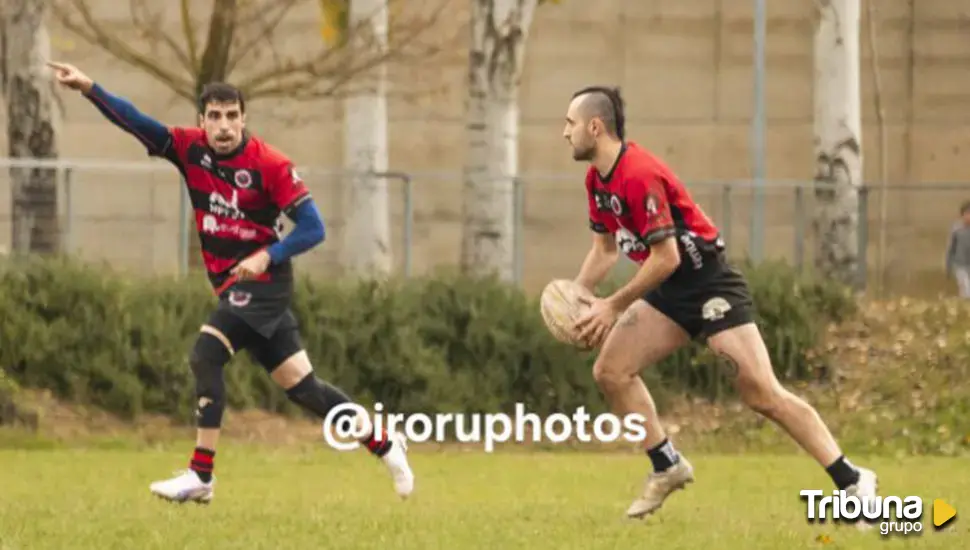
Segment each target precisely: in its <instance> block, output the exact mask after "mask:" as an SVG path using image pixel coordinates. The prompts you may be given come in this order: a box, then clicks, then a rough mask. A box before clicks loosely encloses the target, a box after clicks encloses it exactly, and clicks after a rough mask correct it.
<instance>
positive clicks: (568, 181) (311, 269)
mask: <svg viewBox="0 0 970 550" xmlns="http://www.w3.org/2000/svg"><path fill="white" fill-rule="evenodd" d="M300 174H301V176H302V177H303V179H304V181H305V182H306V184H307V186H308V187H309V188H310V190H311V192H312V193H313V196H314V198H315V200H316V202H317V204H318V207H319V208H320V211H321V213H322V215H323V217H324V220H325V224H326V227H327V241H326V242H325V243H324V244H323V245H322V246H320V247H318V248H316V249H314V250H312V251H310V252H308V253H307V254H305V255H304V256H301V257H300V258H298V259H297V262H298V264H299V266H300V269H301V271H303V272H305V273H312V274H321V275H329V276H339V275H341V274H343V272H344V271H343V268H342V266H343V265H345V256H344V254H345V253H346V252H348V247H349V246H353V244H352V243H348V242H346V239H345V238H344V237H345V235H346V233H345V229H346V226H347V221H348V219H349V216H350V215H351V214H352V212H351V207H350V206H348V204H349V203H348V200H349V190H350V188H351V186H352V185H365V184H367V183H366V182H367V181H371V182H374V181H379V182H382V183H384V184H386V186H387V192H388V212H389V221H390V243H389V249H390V250H389V253H390V255H391V257H392V258H393V271H394V273H395V274H399V275H404V276H413V275H419V276H420V275H427V274H431V273H433V272H435V271H437V270H440V269H455V268H457V266H458V265H459V263H460V258H461V235H462V219H463V216H464V212H465V210H464V206H463V202H462V190H463V182H464V178H463V176H462V174H461V173H458V172H437V173H429V172H425V173H404V172H401V173H397V172H395V173H387V174H380V175H377V176H372V178H371V179H370V180H368V179H367V178H361V177H360V176H361V175H360V174H350V173H346V172H340V171H333V170H325V169H315V168H303V169H301V171H300ZM583 185H584V184H583V174H582V173H577V174H569V175H565V174H528V173H527V174H522V175H520V177H518V178H517V179H516V180H515V181H514V182H510V184H509V185H508V187H507V189H506V190H505V192H506V193H507V194H508V197H507V200H508V204H510V205H512V210H513V214H512V216H511V218H512V219H511V227H512V235H513V250H514V268H513V270H512V271H513V274H514V278H515V280H516V281H517V282H519V283H520V284H521V285H522V286H523V287H524V288H526V289H529V290H536V289H539V288H541V287H542V285H544V284H545V283H546V282H547V281H548V280H549V279H551V278H554V277H572V276H573V275H574V274H575V273H576V270H577V269H578V268H579V265H580V263H581V262H582V260H583V257H584V256H585V254H586V252H587V250H588V248H589V244H590V239H591V236H590V233H589V230H588V226H587V205H586V197H585V190H584V187H583ZM687 186H688V188H689V189H690V191H691V193H692V195H693V196H694V198H695V200H696V201H697V202H698V203H699V204H700V205H701V207H702V208H703V209H704V210H705V211H706V212H707V213H708V214H709V215H710V216H711V217H712V218H713V219H714V221H715V223H717V224H718V226H719V227H720V228H721V230H722V232H723V236H724V239H725V241H726V242H727V245H728V250H729V254H730V255H731V257H733V258H736V259H741V258H744V257H746V256H747V255H748V252H749V250H751V245H752V243H757V242H758V241H759V240H760V248H761V249H762V250H763V257H764V258H765V259H769V260H783V261H786V262H788V263H790V264H793V265H795V266H799V267H801V268H803V269H811V266H812V264H813V261H814V254H813V252H814V250H815V249H816V240H815V235H814V231H813V228H812V215H811V214H812V212H813V209H814V208H815V195H814V192H813V187H814V186H813V183H812V182H766V184H765V186H764V188H763V192H762V196H763V197H764V201H763V203H764V205H765V210H764V232H763V234H753V233H752V232H751V227H752V224H751V219H752V214H753V211H752V209H753V208H754V205H755V202H754V201H755V194H754V191H755V188H754V184H753V183H752V182H750V181H743V180H741V181H688V182H687ZM968 199H970V182H968V183H933V184H929V183H919V184H913V185H893V186H882V185H870V186H866V187H865V188H863V189H862V190H861V192H860V196H859V216H860V219H866V220H868V223H867V224H863V225H862V226H861V227H860V232H859V243H860V246H861V247H862V249H864V250H866V253H867V261H866V262H864V263H863V264H862V269H861V271H860V273H859V277H860V279H861V280H863V281H865V282H866V283H867V285H868V287H869V288H870V289H878V290H880V291H890V292H907V293H910V294H932V295H935V294H937V293H939V292H941V291H943V292H952V288H951V287H952V284H951V283H950V281H948V279H947V275H946V273H945V272H944V269H943V266H944V254H945V251H946V246H947V240H948V238H949V234H950V231H951V229H952V227H953V224H954V223H955V222H956V220H957V218H958V215H959V213H958V210H959V206H960V204H962V203H963V202H964V201H966V200H968ZM470 207H471V208H474V205H470ZM191 222H192V217H191V213H190V209H189V203H188V197H187V194H186V192H185V190H184V188H183V185H182V182H181V179H180V175H179V173H178V171H177V170H175V169H174V168H172V167H171V166H170V165H169V164H168V163H165V162H161V161H149V162H140V163H121V162H94V161H79V160H78V161H41V160H13V159H0V251H4V250H13V249H16V248H18V247H19V248H20V249H34V250H37V251H39V252H52V251H60V252H64V253H68V254H72V255H76V256H78V257H81V258H84V259H86V260H90V261H95V262H106V263H108V264H110V265H111V266H113V267H116V268H120V269H124V270H129V271H132V272H135V273H144V274H185V273H186V272H187V270H188V269H190V268H191V267H192V266H194V265H197V262H198V260H197V257H198V252H197V246H198V245H197V237H196V235H195V228H194V224H192V223H191ZM623 269H624V270H626V271H630V270H632V266H631V265H628V264H626V265H625V266H624V268H623Z"/></svg>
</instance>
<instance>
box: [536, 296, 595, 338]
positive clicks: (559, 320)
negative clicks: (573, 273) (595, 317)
mask: <svg viewBox="0 0 970 550" xmlns="http://www.w3.org/2000/svg"><path fill="white" fill-rule="evenodd" d="M594 298H595V296H594V295H593V293H592V292H590V291H589V289H587V288H586V287H584V286H583V285H581V284H579V283H577V282H575V281H570V280H567V279H556V280H553V281H551V282H550V283H549V284H547V285H546V288H544V289H543V290H542V295H541V296H540V297H539V305H540V311H541V312H542V319H543V321H545V323H546V327H547V328H548V329H549V332H550V333H552V335H553V337H555V338H556V340H559V341H560V342H562V343H564V344H569V345H571V346H574V347H576V348H579V349H582V350H589V349H591V347H590V346H589V344H587V343H586V342H585V341H583V340H581V339H580V338H579V333H578V332H577V331H576V329H575V325H576V321H578V320H579V318H580V317H582V316H583V314H584V313H586V311H587V310H588V309H589V301H590V300H592V299H594Z"/></svg>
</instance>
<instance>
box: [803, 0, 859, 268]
mask: <svg viewBox="0 0 970 550" xmlns="http://www.w3.org/2000/svg"><path fill="white" fill-rule="evenodd" d="M815 4H816V7H817V10H818V14H817V15H818V26H817V28H816V31H815V79H814V81H815V121H814V122H815V128H814V130H815V158H816V172H815V198H816V210H815V215H814V219H813V227H814V230H815V234H816V243H817V245H816V246H817V252H816V254H815V266H816V269H818V271H819V272H820V273H821V274H822V275H825V276H828V277H831V278H833V279H835V280H837V281H840V282H842V283H844V284H855V283H859V282H860V281H858V279H857V275H858V273H859V272H860V271H859V267H860V262H863V261H865V251H864V250H861V251H860V250H859V240H858V234H859V223H866V222H867V221H866V220H860V219H859V191H860V186H862V185H863V180H862V119H861V108H860V92H859V87H860V84H859V79H860V76H859V71H860V68H859V65H860V59H859V26H860V7H859V0H815Z"/></svg>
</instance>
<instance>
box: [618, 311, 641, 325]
mask: <svg viewBox="0 0 970 550" xmlns="http://www.w3.org/2000/svg"><path fill="white" fill-rule="evenodd" d="M635 324H637V312H636V311H635V310H633V309H628V310H626V312H624V313H623V315H622V316H621V317H620V320H619V321H618V322H617V323H616V326H618V327H632V326H633V325H635Z"/></svg>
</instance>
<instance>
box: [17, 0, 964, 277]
mask: <svg viewBox="0 0 970 550" xmlns="http://www.w3.org/2000/svg"><path fill="white" fill-rule="evenodd" d="M102 4H103V5H102V6H101V9H100V10H99V12H98V13H99V15H100V16H101V17H104V18H107V19H117V21H118V23H119V24H123V22H124V21H125V18H126V17H127V10H126V9H125V10H121V9H115V10H112V5H114V6H117V5H118V4H117V3H116V2H114V1H109V0H102ZM462 4H463V3H462V2H457V4H456V5H457V6H459V7H460V6H462ZM769 5H770V6H769V13H768V17H769V19H768V27H767V28H768V39H767V50H768V58H767V113H768V118H769V124H768V131H767V170H768V176H769V178H770V179H774V180H801V181H808V180H810V179H811V177H812V174H813V170H814V154H813V150H812V61H813V60H812V33H813V3H812V2H809V1H803V0H772V1H771V2H769ZM591 6H592V4H591V3H589V2H582V1H580V0H566V1H565V2H564V5H562V6H558V7H557V6H547V7H543V8H541V9H540V10H539V14H538V17H537V19H536V22H535V26H534V29H533V35H532V39H531V41H530V43H529V50H528V53H527V67H526V69H525V75H524V78H523V82H522V97H521V116H522V119H521V122H522V127H521V148H520V158H521V169H522V171H523V173H524V175H525V179H526V181H527V191H526V193H525V195H526V203H525V216H526V217H525V222H526V223H525V231H524V233H523V246H524V260H525V265H524V275H525V282H526V285H527V286H528V287H529V288H536V287H538V286H540V285H542V284H543V283H544V282H545V281H546V280H548V279H549V278H551V277H558V276H572V275H573V273H574V272H575V270H576V269H577V267H578V265H579V262H580V261H581V259H582V257H583V255H584V254H585V251H586V247H587V245H588V242H589V235H588V232H587V229H586V213H585V199H584V195H583V193H584V192H583V186H582V175H583V171H584V166H582V165H578V164H576V163H574V162H573V161H572V160H571V158H570V156H569V153H568V150H567V148H566V146H565V144H564V142H563V141H562V138H561V128H562V119H563V113H564V111H565V108H566V104H567V102H568V99H569V96H570V94H571V92H572V91H573V90H575V89H576V88H579V87H581V86H584V85H587V84H590V83H605V84H617V85H619V86H621V87H622V88H623V90H624V93H625V96H626V100H627V108H628V118H629V123H628V127H629V134H630V137H631V138H632V139H635V140H638V141H640V142H641V143H642V144H644V145H646V146H648V147H651V148H653V149H654V150H656V151H657V152H659V153H660V154H662V155H663V156H664V157H665V158H666V159H667V160H668V161H669V162H670V164H671V165H672V166H673V167H674V169H675V170H676V171H677V172H678V173H679V174H680V175H681V176H682V177H683V178H684V179H685V180H687V181H688V182H690V184H691V187H692V190H693V191H694V193H695V194H696V196H697V198H698V199H699V200H701V202H702V203H703V204H704V205H705V207H706V208H707V209H708V210H709V211H710V213H711V214H712V215H713V216H714V217H715V219H716V220H717V221H718V222H719V223H720V224H722V225H724V226H730V237H731V246H732V249H733V250H734V251H735V253H736V254H743V253H744V252H745V250H746V247H747V242H748V233H747V230H746V229H747V224H748V220H749V216H750V210H749V202H750V198H749V195H750V193H749V192H746V191H743V190H735V191H733V192H732V195H731V201H730V212H728V211H727V210H725V209H724V208H723V205H724V202H723V197H724V192H723V189H722V187H720V186H717V185H703V184H702V183H701V182H703V181H707V182H710V181H717V180H730V179H738V178H746V177H748V176H749V174H750V153H749V150H748V143H749V136H750V120H749V119H750V116H751V113H752V106H753V99H752V86H751V82H752V63H751V58H752V46H753V43H752V39H751V33H752V8H751V2H749V1H747V0H597V1H596V3H595V6H596V9H591ZM173 10H174V5H173ZM878 10H879V14H878V19H877V20H878V29H877V37H876V45H877V50H878V54H879V56H878V70H879V73H880V78H881V86H882V89H881V97H882V100H883V102H884V105H885V110H886V114H887V119H886V132H887V141H888V149H887V151H886V164H887V167H888V181H889V182H890V183H891V184H893V185H906V186H909V187H910V190H906V191H891V192H888V193H887V194H886V195H887V196H888V199H889V200H888V202H887V205H886V208H887V212H888V215H889V218H888V219H889V220H890V223H889V228H890V232H889V233H888V235H887V241H888V244H889V249H890V250H889V254H888V256H887V257H886V258H885V259H884V260H883V262H882V264H883V266H884V268H885V269H886V272H887V273H888V274H890V276H891V278H892V279H893V281H895V282H897V283H900V284H902V283H905V282H907V281H910V280H911V279H913V278H914V277H916V276H917V275H919V272H920V271H921V270H922V269H924V268H925V269H929V270H937V269H938V268H939V267H940V266H941V265H942V254H943V246H944V245H945V237H946V232H947V229H948V227H949V224H950V220H951V219H952V218H954V217H955V212H956V208H957V207H956V205H957V204H958V203H959V202H960V201H961V200H963V199H964V198H965V197H966V198H970V188H968V189H967V190H966V191H930V190H929V189H930V187H929V185H928V184H929V183H932V182H939V181H970V177H968V169H967V163H966V161H965V159H964V157H965V156H966V153H967V151H970V132H967V131H966V125H967V121H968V120H970V116H968V115H970V110H968V102H967V100H968V99H970V92H968V90H970V71H968V70H967V69H968V68H970V48H968V47H967V42H966V39H965V37H966V33H967V30H968V28H970V23H968V21H970V2H968V1H966V0H919V1H918V2H916V1H915V0H881V1H880V2H879V3H878ZM451 14H452V16H453V17H455V18H457V19H459V20H460V19H462V18H463V17H464V16H465V15H466V14H464V13H461V10H460V9H458V10H453V11H452V12H451ZM170 15H171V17H170V19H172V20H173V21H174V17H175V14H170ZM287 25H288V29H287V33H288V35H289V36H290V37H291V38H289V42H288V43H287V47H288V48H291V49H292V48H300V47H315V45H316V43H317V41H318V35H317V34H316V21H315V15H314V13H313V11H312V6H309V7H307V8H306V9H305V10H304V13H299V14H297V15H296V16H295V17H294V18H292V20H290V21H288V23H287ZM866 28H867V21H863V31H864V34H863V35H862V39H863V40H862V41H863V47H862V52H863V59H862V67H863V78H862V92H863V99H862V101H863V108H864V117H865V126H864V135H863V145H864V161H865V177H866V180H867V181H875V180H877V179H878V177H879V169H880V165H881V161H882V159H881V154H880V153H881V151H880V148H879V140H878V133H877V132H878V125H877V119H876V114H875V108H874V105H875V97H876V89H875V86H874V81H875V80H874V78H873V72H872V69H871V64H870V62H871V59H872V51H871V49H870V47H869V44H868V35H867V34H865V31H866ZM53 36H54V40H53V41H54V47H55V50H56V52H55V54H56V56H57V57H59V58H62V59H66V60H68V61H72V62H76V63H78V64H79V65H81V66H82V67H83V69H85V70H86V71H88V72H89V73H90V74H91V75H92V76H94V77H96V78H97V79H98V80H99V81H100V82H102V83H103V84H104V85H105V86H106V87H107V88H108V89H110V90H112V91H114V92H116V93H119V94H121V95H124V96H126V97H128V98H129V99H131V100H132V101H134V102H135V103H136V104H137V105H138V106H139V107H140V108H142V109H143V110H144V111H146V112H148V113H150V114H152V115H154V116H156V117H157V118H159V119H161V120H164V121H166V122H169V123H182V124H191V123H192V112H191V111H190V109H191V107H190V105H189V104H188V103H185V102H184V100H180V99H175V98H173V97H172V95H171V94H170V93H169V92H168V91H167V90H166V89H165V88H164V87H161V86H159V85H158V84H157V83H156V82H154V81H153V80H152V79H151V78H149V77H147V76H145V75H143V74H140V73H138V72H137V71H133V70H132V69H130V68H128V67H126V66H123V65H119V64H117V63H116V62H114V61H113V60H112V59H111V58H109V57H107V56H106V55H104V54H102V53H100V52H98V51H97V50H95V49H93V48H91V47H89V46H86V45H84V44H82V43H80V42H78V41H77V39H75V38H72V37H71V36H70V35H69V34H67V33H65V32H64V31H62V30H55V31H54V35H53ZM304 37H305V38H304ZM462 55H463V54H462V52H461V51H460V50H456V51H455V56H454V57H455V59H456V60H457V62H455V61H454V60H453V61H452V62H448V63H444V62H442V63H441V64H440V65H439V66H437V67H434V68H433V69H432V68H428V67H425V68H423V69H421V70H420V71H419V72H415V71H416V70H415V69H408V70H407V71H403V70H397V71H396V76H397V79H398V80H399V81H402V82H403V81H410V82H422V83H428V82H433V83H434V84H435V86H437V87H440V88H441V90H440V91H439V92H437V93H435V94H434V95H431V96H427V97H422V98H419V99H417V100H412V101H404V100H395V101H393V102H392V105H391V118H392V122H391V126H390V128H391V166H392V168H393V169H395V170H400V171H407V172H411V173H413V174H414V192H415V195H414V198H415V207H416V224H415V228H414V229H415V233H414V245H413V248H412V252H413V261H414V267H415V269H416V271H418V272H425V271H427V270H429V269H433V268H435V267H438V266H447V265H454V264H455V263H456V262H457V261H458V257H459V254H458V252H459V250H458V243H459V242H460V241H459V214H460V209H461V205H460V202H459V196H460V195H459V193H460V187H461V177H460V168H461V164H462V160H463V154H464V153H463V149H464V147H463V131H462V130H463V125H464V122H463V110H462V108H463V93H464V80H465V79H464V72H463V67H462V63H461V61H462ZM402 72H403V73H406V74H405V76H406V79H403V80H402V79H401V78H400V77H401V73H402ZM64 105H65V108H66V120H65V122H64V133H63V139H64V141H63V145H62V150H63V154H64V156H65V157H71V158H96V159H117V160H124V161H139V160H142V159H144V154H143V151H142V150H141V148H140V146H139V145H138V144H137V143H136V142H135V141H134V140H133V139H131V138H130V137H129V136H127V135H125V134H123V133H121V132H120V131H118V130H116V129H115V128H113V127H112V126H110V125H109V124H108V123H106V122H105V121H104V120H103V119H102V118H101V116H100V114H99V113H98V112H97V111H95V110H94V109H93V108H92V107H90V106H89V105H87V104H85V102H84V101H83V100H81V99H79V98H77V97H74V96H65V97H64ZM250 117H251V126H252V128H253V129H254V131H256V132H257V133H259V134H260V135H262V136H263V137H264V138H266V139H267V140H269V141H271V142H273V143H275V144H277V145H278V146H279V147H281V148H282V149H283V150H285V151H287V152H288V153H289V154H290V155H291V156H292V157H293V158H294V159H296V160H297V162H299V163H300V164H302V165H305V166H314V167H320V168H321V169H333V170H337V169H339V166H340V161H341V154H342V149H341V133H342V131H343V129H342V125H341V124H342V121H341V110H340V106H339V104H337V103H333V102H326V101H320V102H317V103H314V104H311V105H306V104H303V105H295V104H292V105H291V104H289V103H286V102H283V101H265V102H256V103H254V104H253V105H252V114H251V115H250ZM3 140H4V137H2V136H0V142H2V141H3ZM0 145H3V146H5V144H0ZM540 174H541V176H540ZM310 179H311V180H312V185H313V188H314V192H315V194H316V196H317V197H318V200H319V201H320V202H321V207H322V209H323V211H324V214H325V215H326V216H327V219H328V223H329V225H330V227H331V229H332V234H334V238H333V241H332V242H330V243H328V244H327V245H325V246H324V247H323V249H322V250H320V251H317V252H314V253H312V254H311V255H309V256H308V257H307V258H306V260H304V261H303V263H304V265H305V266H306V267H305V268H304V269H307V270H309V269H313V270H315V271H320V272H322V273H326V272H330V271H332V270H334V269H335V266H334V264H333V261H334V254H336V252H337V251H338V250H339V248H340V243H339V242H338V241H339V239H337V238H336V237H337V235H336V234H337V233H339V228H340V224H341V217H342V214H343V212H342V207H341V204H340V198H341V193H340V189H341V186H340V178H339V177H337V176H325V175H316V176H311V178H310ZM146 180H147V181H146ZM392 183H396V182H392ZM73 184H74V185H73V197H74V207H73V209H74V214H75V221H74V225H73V228H72V232H73V242H74V243H75V244H76V245H77V246H78V247H79V250H81V251H83V253H84V254H86V255H87V256H89V257H92V258H106V259H110V260H111V261H112V262H114V263H117V264H118V265H122V266H129V267H133V268H141V269H145V268H147V269H151V270H154V271H172V270H174V269H176V266H177V260H178V239H177V236H178V223H177V220H178V216H177V204H178V193H179V189H178V179H177V174H176V173H175V171H174V170H171V169H167V168H166V167H165V166H164V165H162V166H160V167H159V170H158V171H156V172H154V173H152V174H151V175H146V174H143V173H135V172H117V171H107V170H100V171H86V172H80V173H76V174H74V176H73ZM5 185H6V182H5V181H4V180H3V179H0V217H3V216H9V214H8V212H9V198H8V193H5V192H3V191H2V187H3V186H5ZM397 187H399V186H397ZM804 199H805V203H804V204H805V205H806V207H808V206H810V202H811V201H810V198H808V197H804ZM879 200H880V195H879V194H875V195H873V196H872V197H870V204H871V206H872V216H871V219H873V220H875V219H876V216H877V215H878V213H879V208H880V202H879ZM767 204H768V214H767V233H768V235H767V245H766V250H767V252H768V253H769V254H770V255H772V256H776V257H788V258H791V257H792V250H793V249H794V242H795V239H796V236H797V232H796V230H795V228H794V227H795V222H794V221H793V220H796V219H797V216H796V209H795V207H794V205H795V194H794V192H793V191H791V190H790V189H782V188H779V189H775V190H771V191H769V193H768V199H767ZM394 208H395V213H396V221H395V228H397V230H398V231H401V228H402V227H403V225H402V222H401V219H400V213H401V211H402V203H401V201H400V200H398V201H396V203H395V205H394ZM4 225H7V224H4ZM878 230H879V226H878V224H876V223H875V222H874V223H873V224H872V225H871V227H870V237H871V239H872V242H873V243H875V242H877V238H878ZM8 233H9V232H8V230H7V228H5V227H4V228H2V229H0V243H2V242H5V241H4V239H5V238H6V237H5V235H8ZM398 237H400V233H398V234H397V235H396V238H395V242H397V241H399V240H400V238H398ZM809 247H810V245H809ZM395 252H396V253H397V254H398V255H399V261H400V258H401V257H402V256H403V254H402V251H401V250H400V248H397V249H396V250H395ZM875 260H876V258H875V248H874V246H873V247H872V248H871V249H870V263H872V262H874V261H875ZM876 267H877V266H875V265H873V267H872V269H875V268H876Z"/></svg>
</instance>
